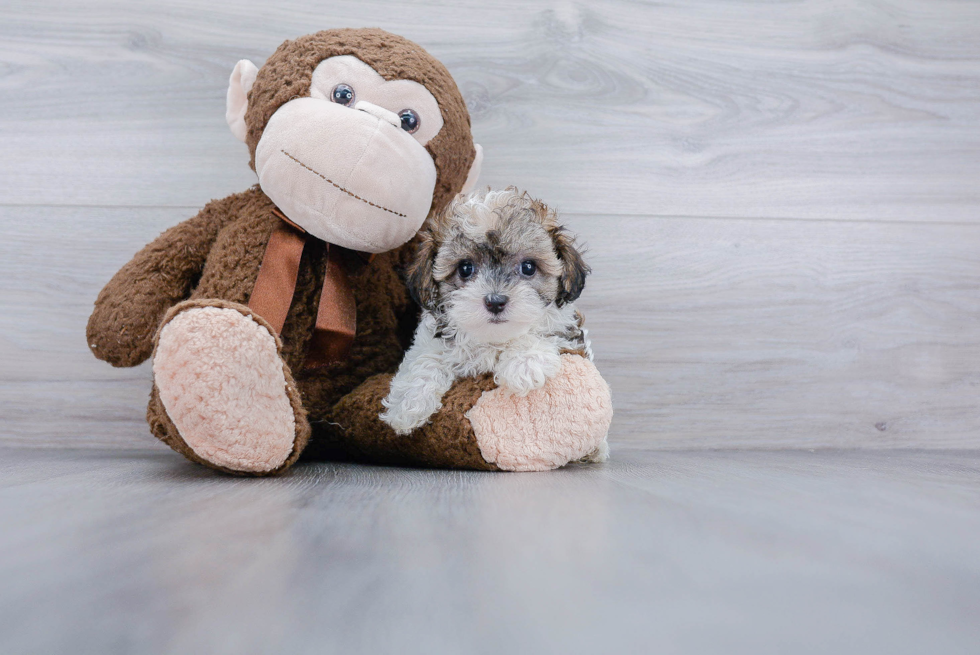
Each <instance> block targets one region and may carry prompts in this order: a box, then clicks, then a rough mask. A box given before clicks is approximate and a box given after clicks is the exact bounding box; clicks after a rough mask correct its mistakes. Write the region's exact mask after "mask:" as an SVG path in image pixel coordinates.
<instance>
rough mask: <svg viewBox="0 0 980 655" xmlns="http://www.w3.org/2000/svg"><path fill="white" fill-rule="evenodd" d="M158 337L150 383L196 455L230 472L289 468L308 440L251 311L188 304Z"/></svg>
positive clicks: (272, 340)
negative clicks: (151, 382)
mask: <svg viewBox="0 0 980 655" xmlns="http://www.w3.org/2000/svg"><path fill="white" fill-rule="evenodd" d="M165 320H166V321H167V322H166V323H165V325H164V327H163V328H162V329H161V330H160V333H159V335H158V342H157V347H156V352H155V355H154V358H153V376H154V381H155V383H156V386H157V389H158V391H159V397H160V400H161V402H162V403H163V408H164V409H165V410H166V413H167V417H169V419H170V421H171V422H172V423H173V426H174V428H176V431H177V432H178V433H179V435H178V436H179V441H182V442H183V444H186V446H187V448H189V449H190V450H191V451H192V452H193V455H194V456H191V455H190V454H189V453H187V452H185V451H184V449H183V448H181V447H179V446H181V445H183V444H180V443H172V442H171V439H165V441H167V442H168V443H170V445H171V446H172V447H174V448H176V449H177V450H179V451H181V452H184V454H186V455H188V456H189V457H191V459H198V460H200V461H202V462H203V463H205V464H208V465H210V466H212V467H214V468H219V469H222V470H227V471H230V472H239V473H250V474H256V475H261V474H267V473H271V472H276V471H277V470H281V469H283V468H285V466H287V465H288V464H291V463H292V462H293V461H295V459H296V458H297V457H298V456H299V452H298V450H301V449H302V446H303V445H305V441H306V437H307V435H308V433H309V426H308V425H307V423H306V418H305V416H304V413H303V410H302V407H301V406H300V405H299V396H298V393H297V392H296V387H295V384H294V383H293V380H292V377H291V376H290V374H289V370H288V368H287V367H286V365H285V364H284V363H283V361H282V358H281V357H280V356H279V344H278V340H277V339H276V337H274V336H273V334H272V333H271V331H270V330H269V328H268V326H267V324H265V322H264V321H262V320H261V319H260V318H258V317H256V316H254V315H252V314H251V312H249V310H248V308H246V307H244V306H241V305H237V304H234V303H226V302H221V301H211V302H210V303H209V302H208V301H205V302H201V301H189V302H187V303H182V304H181V305H178V306H177V307H175V308H174V309H173V310H171V312H170V314H169V316H168V317H167V319H165Z"/></svg>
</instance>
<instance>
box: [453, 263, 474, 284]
mask: <svg viewBox="0 0 980 655" xmlns="http://www.w3.org/2000/svg"><path fill="white" fill-rule="evenodd" d="M456 271H457V272H458V273H459V277H460V278H462V279H464V280H468V279H469V278H471V277H473V273H475V272H476V266H474V265H473V262H471V261H470V260H468V259H464V260H463V261H461V262H460V263H459V266H457V267H456Z"/></svg>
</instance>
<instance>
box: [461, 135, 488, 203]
mask: <svg viewBox="0 0 980 655" xmlns="http://www.w3.org/2000/svg"><path fill="white" fill-rule="evenodd" d="M473 147H474V148H475V149H476V157H474V158H473V165H472V166H470V172H469V174H468V175H467V176H466V181H465V182H463V188H462V189H461V190H460V193H469V192H470V191H472V190H473V189H474V188H476V183H477V181H478V180H479V179H480V169H481V168H483V146H481V145H480V144H479V143H474V144H473Z"/></svg>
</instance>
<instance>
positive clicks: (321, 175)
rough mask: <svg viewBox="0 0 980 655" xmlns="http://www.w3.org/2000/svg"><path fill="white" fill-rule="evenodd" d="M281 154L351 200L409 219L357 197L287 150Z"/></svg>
mask: <svg viewBox="0 0 980 655" xmlns="http://www.w3.org/2000/svg"><path fill="white" fill-rule="evenodd" d="M279 152H281V153H282V154H284V155H286V156H287V157H289V158H290V159H292V160H293V161H294V162H296V163H297V164H299V165H300V166H302V167H303V168H305V169H306V170H308V171H309V172H311V173H313V174H314V175H316V176H317V177H319V178H320V179H321V180H323V181H325V182H329V183H330V184H332V185H333V186H335V187H336V188H337V189H338V190H340V191H341V192H343V193H346V194H347V195H349V196H350V197H351V198H354V199H355V200H360V201H361V202H363V203H364V204H366V205H370V206H372V207H375V208H377V209H380V210H381V211H386V212H388V213H389V214H394V215H395V216H398V217H400V218H408V216H407V215H405V214H402V213H401V212H396V211H395V210H393V209H388V208H387V207H382V206H381V205H378V204H375V203H373V202H371V201H370V200H365V199H364V198H362V197H361V196H359V195H357V194H356V193H354V192H353V191H350V190H349V189H346V188H344V187H342V186H341V185H339V184H337V183H336V182H334V181H333V180H331V179H330V178H328V177H327V176H326V175H324V174H322V173H319V172H317V171H315V170H313V169H312V168H310V167H309V166H307V165H306V164H304V163H303V162H301V161H300V160H298V159H296V158H295V157H293V156H292V155H291V154H289V153H288V152H286V151H285V150H280V151H279Z"/></svg>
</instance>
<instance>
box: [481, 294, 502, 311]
mask: <svg viewBox="0 0 980 655" xmlns="http://www.w3.org/2000/svg"><path fill="white" fill-rule="evenodd" d="M507 300H508V298H507V296H504V295H501V294H499V293H491V294H488V295H487V296H484V298H483V305H484V306H485V307H486V308H487V311H488V312H490V313H491V314H493V315H495V316H496V315H497V314H499V313H500V312H502V311H504V307H505V306H506V305H507Z"/></svg>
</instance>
